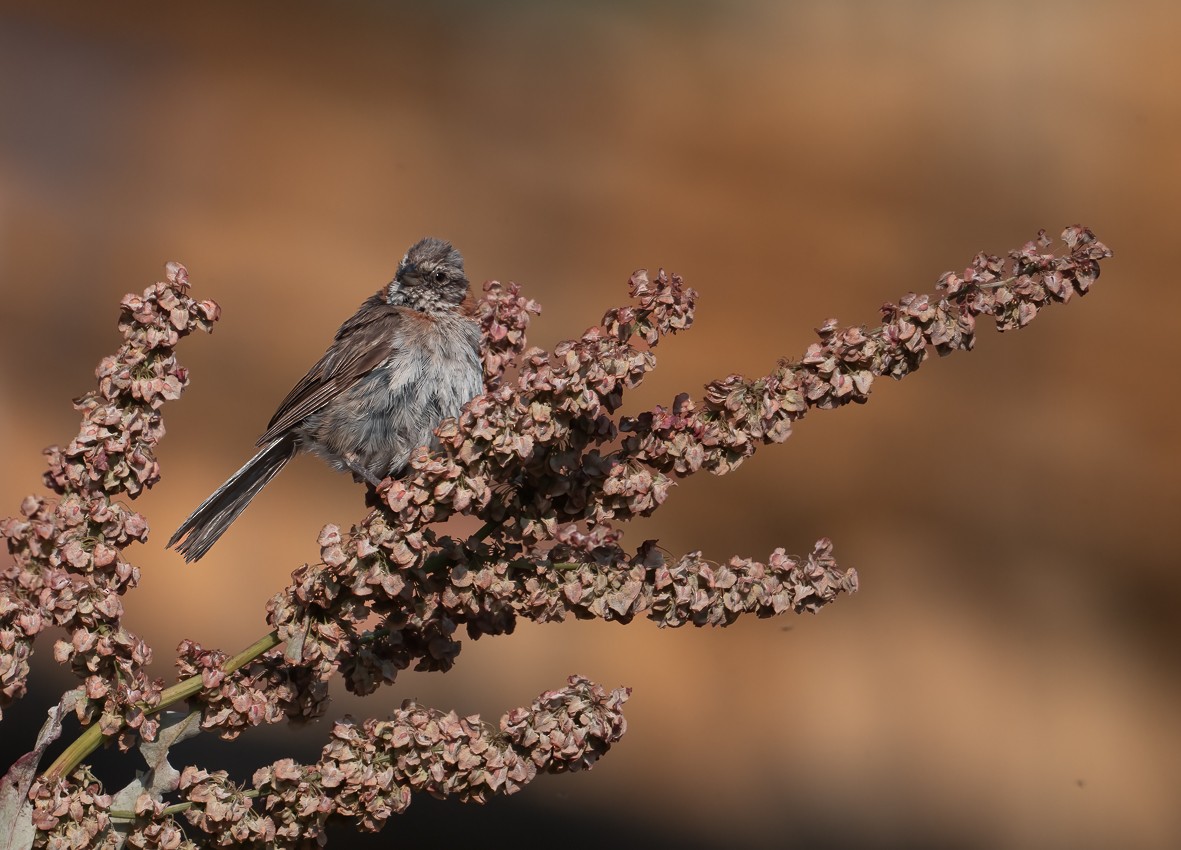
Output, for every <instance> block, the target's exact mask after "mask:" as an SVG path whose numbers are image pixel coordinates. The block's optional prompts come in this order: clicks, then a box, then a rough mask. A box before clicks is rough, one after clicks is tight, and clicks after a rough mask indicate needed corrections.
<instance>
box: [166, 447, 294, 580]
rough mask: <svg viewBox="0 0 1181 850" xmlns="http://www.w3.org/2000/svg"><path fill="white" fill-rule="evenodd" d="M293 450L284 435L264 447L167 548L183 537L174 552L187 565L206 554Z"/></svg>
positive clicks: (190, 520)
mask: <svg viewBox="0 0 1181 850" xmlns="http://www.w3.org/2000/svg"><path fill="white" fill-rule="evenodd" d="M295 449H296V444H295V436H294V435H293V434H285V435H283V436H282V437H279V438H278V439H276V440H275V441H274V442H272V443H270V444H268V445H267V446H265V447H264V448H263V449H262V450H261V451H260V452H259V453H258V454H256V455H255V456H254V457H252V458H251V459H250V460H248V461H246V463H245V465H243V467H242V468H241V469H239V470H238V471H237V472H235V473H234V474H233V475H231V476H230V479H229V480H228V481H226V483H225V484H222V485H221V486H220V487H218V488H217V490H216V491H214V493H213V495H212V496H210V497H209V498H208V499H206V500H205V501H204V502H202V503H201V505H200V507H198V508H197V510H195V511H193V513H192V514H190V515H189V518H188V519H186V520H185V521H184V522H182V523H181V524H180V528H178V529H177V530H176V533H175V534H173V535H172V538H171V539H170V540H169V541H168V546H169V548H171V547H172V546H176V543H177V541H179V540H181V538H182V537H183V538H184V540H183V542H181V544H180V545H179V546H176V550H177V551H178V552H180V553H181V554H182V555H184V558H185V560H186V561H188V562H189V563H192V562H193V561H196V560H197V559H199V558H200V557H201V556H202V555H204V554H205V553H206V552H208V551H209V549H210V548H211V547H212V546H213V544H214V543H216V542H217V540H218V538H219V537H221V536H222V535H223V534H225V532H226V529H227V528H229V527H230V523H232V522H233V521H234V520H236V519H237V518H238V515H239V514H240V513H242V511H244V510H246V506H247V505H249V504H250V500H251V499H253V498H254V497H255V496H257V495H258V493H259V491H260V490H262V488H263V487H265V486H266V485H267V482H268V481H270V480H271V479H272V478H274V477H275V475H276V474H277V473H278V472H279V470H280V469H282V468H283V467H284V466H286V465H287V461H289V460H291V458H292V457H294V456H295Z"/></svg>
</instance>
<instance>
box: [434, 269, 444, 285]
mask: <svg viewBox="0 0 1181 850" xmlns="http://www.w3.org/2000/svg"><path fill="white" fill-rule="evenodd" d="M434 278H435V283H442V282H443V281H445V280H446V279H447V272H435V274H434Z"/></svg>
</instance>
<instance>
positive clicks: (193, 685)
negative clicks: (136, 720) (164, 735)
mask: <svg viewBox="0 0 1181 850" xmlns="http://www.w3.org/2000/svg"><path fill="white" fill-rule="evenodd" d="M279 643H280V641H279V634H278V632H271V633H270V634H268V635H266V636H264V637H262V638H259V639H258V640H256V641H255V642H254V643H252V644H250V646H248V647H246V648H245V649H244V650H242V651H241V652H239V653H238V654H237V655H235V656H234V657H233V658H231V659H230V660H229V661H227V662H226V664H225V667H224V669H225V671H226V672H227V673H232V672H234V671H235V670H237V669H238V668H239V667H242V666H243V665H245V664H249V663H250V662H251V661H253V660H254V659H255V658H258V657H259V656H260V655H262V654H263V653H264V652H268V651H270V650H272V649H274V648H275V647H276V646H278V645H279ZM201 687H202V685H201V676H200V675H197V676H190V677H189V678H187V679H185V680H184V681H183V682H177V683H176V684H175V685H173V686H172V687H170V688H165V689H164V691H163V692H161V694H160V702H159V703H157V704H156V705H154V706H149V705H146V704H143V703H141V704H140V706H139V707H140V708H142V709H143V710H144V711H145V712H146V713H148V714H155V713H156V712H158V711H163V710H164V709H166V708H168V707H170V706H173V705H176V703H178V702H182V701H184V700H186V699H188V698H189V697H191V696H192V695H193V694H195V693H197V692H198V691H200V690H201ZM112 737H114V736H113V735H104V734H103V733H102V729H101V728H100V727H99V724H97V723H94V724H92V725H91V726H88V727H87V728H86V729H85V730H84V731H83V732H82V734H81V735H79V736H78V737H77V738H75V739H74V740H73V742H72V743H71V744H70V745H69V746H68V747H66V748H65V749H64V750H63V751H62V753H61V755H59V756H58V757H57V758H56V759H55V760H54V762H53V764H51V765H50V766H49V767H48V768H46V770H45V773H44V774H43V775H42V778H43V779H45V780H46V781H49V782H52V781H54V780H57V779H61V778H62V777H65V776H69V775H70V774H71V773H73V772H74V770H75V769H76V768H77V767H78V765H80V764H82V761H83V760H84V759H85V758H86V757H87V756H88V755H90V754H91V753H93V752H94V751H95V750H97V749H98V748H99V745H101V744H104V743H106V742H108V741H110V740H111V738H112Z"/></svg>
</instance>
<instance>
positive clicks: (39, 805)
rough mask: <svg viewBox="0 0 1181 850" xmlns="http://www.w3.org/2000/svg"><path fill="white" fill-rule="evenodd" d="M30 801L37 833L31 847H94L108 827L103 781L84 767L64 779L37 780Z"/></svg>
mask: <svg viewBox="0 0 1181 850" xmlns="http://www.w3.org/2000/svg"><path fill="white" fill-rule="evenodd" d="M29 799H30V801H32V804H33V826H35V827H36V828H37V835H36V838H35V839H34V841H33V847H34V848H37V849H38V850H40V848H48V850H56V848H85V847H97V846H99V842H100V841H101V838H102V836H103V835H104V834H105V833H107V830H108V828H109V827H110V823H111V821H110V816H109V815H108V814H107V812H108V810H109V809H110V806H111V797H110V795H109V794H104V793H103V791H102V784H101V783H100V782H99V781H98V780H97V779H96V778H95V777H94V775H93V774H91V772H90V770H89V769H87V768H85V767H83V768H80V769H79V770H77V771H75V772H74V774H73V776H71V777H70V778H69V779H68V780H67V779H58V780H55V781H53V782H45V781H38V782H35V783H34V784H33V787H32V788H30V789H29Z"/></svg>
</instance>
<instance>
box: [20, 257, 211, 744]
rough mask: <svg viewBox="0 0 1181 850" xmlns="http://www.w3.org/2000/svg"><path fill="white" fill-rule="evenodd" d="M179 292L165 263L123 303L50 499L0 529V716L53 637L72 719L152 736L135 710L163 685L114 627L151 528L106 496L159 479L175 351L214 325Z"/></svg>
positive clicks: (177, 272)
mask: <svg viewBox="0 0 1181 850" xmlns="http://www.w3.org/2000/svg"><path fill="white" fill-rule="evenodd" d="M188 288H189V285H188V272H187V270H186V269H185V268H184V266H181V265H180V264H178V263H169V264H168V266H167V279H166V280H164V281H161V282H159V283H156V284H154V285H153V286H151V287H149V288H148V289H147V290H146V291H145V292H144V293H143V295H142V296H138V295H127V296H125V297H124V299H123V302H122V314H121V316H120V319H119V330H120V331H121V332H122V334H123V338H124V343H123V346H122V347H121V348H120V349H119V351H118V352H117V353H116V354H115V355H113V356H111V357H107V358H104V360H103V361H102V363H100V364H99V367H98V369H97V371H96V376H97V378H98V388H97V389H96V390H95V391H93V392H90V393H88V394H87V395H85V396H83V397H82V398H80V399H78V400H77V401H76V402H75V403H74V406H75V408H76V409H77V410H79V411H81V413H82V425H81V427H80V428H79V431H78V436H76V437H75V438H74V440H73V441H72V442H71V443H70V444H69V446H67V447H66V448H65V449H62V448H60V447H57V446H51V447H50V448H49V449H47V450H46V456H47V457H48V460H49V469H48V471H47V472H46V474H45V483H46V485H47V486H48V487H49V488H50V489H51V490H53V492H54V493H56V494H57V498H56V499H44V498H39V497H35V496H29V497H28V498H26V499H25V501H24V502H23V503H22V504H21V512H20V515H19V516H17V517H10V518H8V519H5V520H3V521H0V536H2V537H3V538H4V540H5V542H6V543H7V546H8V551H9V554H11V555H12V558H13V562H12V564H11V565H9V566H8V567H6V568H5V569H4V570H3V571H2V572H0V599H3V600H4V601H3V603H0V705H4V704H7V703H9V702H11V701H12V700H14V699H16V698H18V697H20V696H21V695H22V694H23V693H24V691H25V679H26V677H27V675H28V656H29V654H30V652H31V644H32V639H33V638H34V637H35V636H36V635H37V634H38V633H39V632H40V631H42V630H43V629H46V628H49V627H50V626H60V627H62V628H65V629H66V631H67V632H68V634H69V639H68V640H61V641H58V642H57V644H56V645H55V649H54V656H55V657H56V658H57V660H58V661H59V662H61V663H68V664H69V665H70V667H71V669H72V670H73V671H74V672H75V674H76V675H78V676H79V678H81V679H82V680H83V685H82V692H83V693H84V694H85V696H86V699H84V700H80V701H79V703H78V705H77V712H78V715H79V717H81V718H82V719H84V720H86V721H91V720H95V719H98V720H99V721H100V722H101V723H102V724H103V727H104V731H107V730H109V731H111V732H119V731H120V730H121V729H124V730H126V729H128V728H129V729H132V730H138V732H139V734H141V735H145V736H148V737H150V736H151V735H152V734H154V731H155V722H154V721H150V720H146V719H145V716H144V712H143V709H142V708H141V707H140V706H141V705H148V706H151V705H153V704H154V703H155V701H157V700H158V697H159V692H160V690H161V687H162V683H161V682H159V681H158V680H157V681H152V680H150V679H149V678H148V677H147V674H146V667H147V664H148V663H149V662H150V660H151V650H150V649H149V648H148V646H147V645H146V644H145V643H144V642H143V641H142V640H140V639H139V638H138V637H136V636H135V635H133V634H131V633H130V632H129V631H127V630H126V629H124V628H123V626H122V624H121V622H120V619H121V617H122V614H123V605H122V601H121V597H122V595H123V594H124V593H126V592H127V591H128V590H130V589H131V588H134V587H135V586H136V585H137V584H138V582H139V569H138V568H137V567H135V566H133V565H132V564H130V563H129V562H128V561H127V560H125V559H124V557H123V551H122V550H123V549H124V548H126V547H127V546H128V545H130V544H131V543H132V542H135V541H139V542H142V541H144V540H146V539H147V533H148V525H147V521H146V520H145V519H144V518H143V517H142V516H141V515H140V514H138V513H136V512H135V511H132V510H131V509H130V508H128V507H127V506H125V505H124V504H122V503H121V502H118V501H115V497H117V496H119V495H121V494H126V495H127V496H128V497H130V498H135V497H136V496H138V495H139V494H140V493H141V492H143V490H144V489H146V488H148V487H151V486H152V485H153V484H155V483H156V481H158V480H159V477H160V472H159V465H158V464H157V463H156V458H155V448H156V444H157V443H158V442H159V440H160V438H161V437H162V436H163V435H164V425H163V420H162V418H161V415H160V407H161V405H162V404H163V403H164V402H165V401H168V400H171V399H175V398H177V397H178V396H179V395H180V393H181V391H182V390H183V389H184V387H185V386H186V384H187V383H188V375H187V372H186V370H185V369H184V368H183V367H181V366H180V365H178V363H177V361H176V357H175V355H174V353H173V348H174V346H175V345H176V343H177V342H178V341H179V340H180V339H181V338H182V337H184V336H187V335H188V334H189V333H191V332H193V331H195V330H205V331H208V330H210V329H211V328H212V326H213V322H215V321H216V320H217V318H218V313H219V309H218V306H217V305H216V304H215V303H213V302H212V301H200V302H198V301H194V300H193V299H191V298H190V297H189V296H188ZM116 683H117V684H116ZM120 742H121V743H126V737H125V736H123V737H121V740H120Z"/></svg>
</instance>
